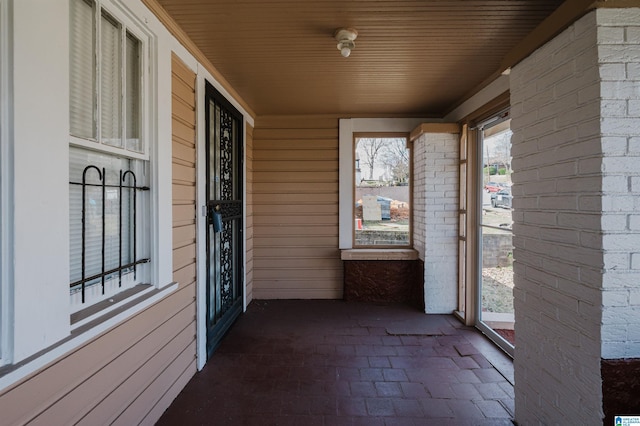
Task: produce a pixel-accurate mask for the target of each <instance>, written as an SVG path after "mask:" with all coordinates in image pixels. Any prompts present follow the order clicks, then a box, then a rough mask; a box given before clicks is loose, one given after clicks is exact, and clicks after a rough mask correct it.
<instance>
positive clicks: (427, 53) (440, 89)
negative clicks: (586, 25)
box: [158, 0, 562, 116]
mask: <svg viewBox="0 0 640 426" xmlns="http://www.w3.org/2000/svg"><path fill="white" fill-rule="evenodd" d="M158 2H159V3H160V4H161V5H162V6H163V7H164V8H165V9H166V10H167V12H168V13H169V14H170V15H171V16H172V17H173V19H174V20H175V21H176V22H177V23H178V24H179V25H180V26H181V28H182V29H183V30H184V31H185V32H186V33H187V34H188V36H189V37H190V38H191V39H192V40H193V41H194V43H195V44H196V45H197V46H198V47H199V49H200V50H201V51H202V52H203V53H204V55H205V56H206V57H207V58H208V59H209V60H210V62H211V63H212V64H213V65H214V66H215V67H216V68H217V70H218V71H220V73H221V74H222V75H223V76H224V77H225V78H226V79H227V80H228V81H229V83H230V84H231V85H232V86H233V88H234V89H235V90H236V91H237V92H238V93H239V94H240V96H242V98H243V99H244V100H245V101H246V102H247V103H248V104H249V106H250V107H251V108H252V109H253V110H254V111H255V112H256V113H257V114H258V115H281V114H283V115H288V114H339V115H342V116H367V115H370V116H384V115H413V116H426V115H429V116H441V115H442V114H444V113H445V112H447V111H448V110H449V109H450V108H452V107H453V106H454V105H455V104H456V103H458V102H459V101H460V100H461V99H462V98H463V97H464V96H465V95H467V94H468V93H469V92H471V91H473V90H474V88H476V87H478V86H479V85H480V84H482V83H483V82H484V81H485V80H486V79H487V78H489V77H490V76H492V75H495V74H496V73H497V72H498V71H500V70H499V68H500V62H501V60H502V59H503V57H504V56H505V55H506V54H507V53H508V52H509V51H510V50H511V49H513V48H514V46H516V45H517V44H518V42H520V41H521V40H522V39H523V38H524V37H525V36H526V35H527V34H528V33H530V32H531V31H532V30H533V29H534V28H535V27H536V26H538V24H540V23H541V22H542V21H543V20H544V19H545V18H546V17H547V16H549V15H550V14H551V13H552V12H553V11H554V10H555V9H557V8H558V6H559V5H560V4H561V3H562V0H359V1H349V0H345V1H336V0H313V1H312V0H158ZM339 27H352V28H355V29H357V30H358V33H359V34H358V38H357V40H356V47H355V49H354V50H353V52H352V54H351V56H350V57H349V58H343V57H342V56H340V52H339V51H338V50H337V48H336V41H335V40H334V38H333V33H334V31H335V29H336V28H339Z"/></svg>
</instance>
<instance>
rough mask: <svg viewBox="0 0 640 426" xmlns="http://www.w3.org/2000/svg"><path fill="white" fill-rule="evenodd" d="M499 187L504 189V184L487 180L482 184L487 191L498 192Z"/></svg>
mask: <svg viewBox="0 0 640 426" xmlns="http://www.w3.org/2000/svg"><path fill="white" fill-rule="evenodd" d="M501 189H504V184H502V183H498V182H487V184H486V185H485V186H484V190H485V191H487V192H498V191H500V190H501Z"/></svg>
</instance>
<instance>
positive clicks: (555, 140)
mask: <svg viewBox="0 0 640 426" xmlns="http://www.w3.org/2000/svg"><path fill="white" fill-rule="evenodd" d="M577 137H578V127H577V126H571V127H567V128H564V129H562V130H560V131H556V132H553V133H551V134H549V135H546V136H543V137H541V138H539V139H538V146H539V149H541V150H546V149H547V148H552V147H556V146H559V145H563V144H566V143H567V142H569V141H570V142H574V141H575V140H576V139H577ZM512 140H513V139H512ZM512 143H513V142H512Z"/></svg>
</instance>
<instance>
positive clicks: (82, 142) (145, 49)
mask: <svg viewBox="0 0 640 426" xmlns="http://www.w3.org/2000/svg"><path fill="white" fill-rule="evenodd" d="M70 1H74V0H70ZM91 1H92V2H94V3H95V5H96V8H95V16H94V19H95V23H96V28H95V29H96V33H97V35H96V43H95V46H94V47H95V51H94V52H95V53H96V55H97V57H98V58H99V57H100V55H99V53H100V50H99V49H100V39H99V34H100V17H101V16H102V15H101V14H102V9H104V10H105V11H106V12H107V14H109V15H110V16H111V17H113V18H114V19H116V20H117V21H118V22H119V23H120V24H121V25H122V26H123V28H122V32H123V33H124V34H126V33H127V32H130V33H131V34H133V35H134V36H136V37H137V38H138V40H139V41H140V43H141V47H140V50H141V52H142V53H141V55H140V56H141V59H140V71H141V73H140V78H141V80H142V81H141V82H140V88H141V90H140V116H141V117H140V139H141V140H142V143H143V147H144V149H143V152H142V153H138V152H136V151H131V150H128V149H126V144H125V146H124V147H122V148H120V147H115V146H111V145H107V144H105V143H104V142H100V140H99V139H100V136H99V135H100V131H99V130H98V140H95V139H91V138H81V137H77V136H73V135H71V134H70V135H69V143H70V144H71V145H75V146H79V147H84V148H88V149H92V150H99V151H102V152H105V153H110V154H114V155H119V156H125V157H129V158H134V159H139V160H147V161H149V160H150V145H151V144H150V141H151V137H150V134H151V130H150V121H151V120H150V104H149V102H150V98H151V96H150V93H151V90H150V84H149V83H150V77H149V74H150V66H149V62H150V59H151V51H150V50H151V49H150V45H151V40H150V39H151V35H150V34H149V33H148V32H146V31H145V30H144V29H143V28H141V26H140V24H139V23H137V22H136V21H135V20H134V19H132V18H131V17H129V16H127V14H125V13H123V11H122V10H119V9H118V8H115V7H112V5H111V4H110V3H109V2H108V1H107V0H91ZM122 55H124V52H123V53H122ZM97 62H99V61H97ZM96 68H97V69H96V75H95V79H96V83H99V81H100V66H99V64H98V65H96ZM122 79H123V81H124V80H125V79H124V75H123V76H122ZM96 91H97V93H100V87H99V84H96ZM121 91H122V92H124V91H125V86H124V85H123V86H122V89H121ZM123 98H124V96H123ZM122 102H124V99H123V100H122ZM96 108H97V116H98V117H99V116H100V111H101V106H100V101H99V99H98V100H97V105H96ZM121 126H122V127H125V126H126V123H125V122H124V121H123V122H122V123H121ZM99 127H100V125H98V128H99Z"/></svg>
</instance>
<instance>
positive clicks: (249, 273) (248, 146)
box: [245, 124, 255, 304]
mask: <svg viewBox="0 0 640 426" xmlns="http://www.w3.org/2000/svg"><path fill="white" fill-rule="evenodd" d="M245 159H246V160H245V170H246V173H247V176H246V182H247V188H246V191H245V193H246V200H245V205H246V206H247V211H246V212H245V215H246V220H247V223H246V226H245V228H246V235H245V245H246V247H245V260H246V271H245V279H246V287H245V291H246V299H247V304H249V303H250V302H251V300H252V299H253V256H254V248H253V226H254V223H255V218H254V216H253V191H254V188H255V183H254V181H253V179H254V178H253V127H252V126H250V125H249V124H247V126H246V141H245Z"/></svg>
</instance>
